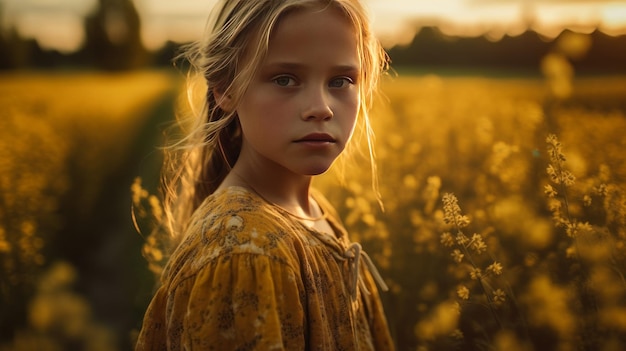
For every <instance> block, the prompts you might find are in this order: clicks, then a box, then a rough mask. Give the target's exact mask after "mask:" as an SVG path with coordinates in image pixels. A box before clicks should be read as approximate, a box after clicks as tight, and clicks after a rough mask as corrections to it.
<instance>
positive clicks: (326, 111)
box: [302, 88, 333, 121]
mask: <svg viewBox="0 0 626 351" xmlns="http://www.w3.org/2000/svg"><path fill="white" fill-rule="evenodd" d="M311 90H312V91H311V92H310V93H309V94H307V96H306V97H305V99H306V101H305V106H306V107H305V108H304V109H303V110H302V119H303V120H305V121H309V120H320V121H323V120H328V119H331V118H333V110H332V109H331V107H330V104H329V101H328V100H329V96H328V92H327V91H326V89H323V88H316V89H311Z"/></svg>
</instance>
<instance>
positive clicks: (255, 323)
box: [170, 253, 305, 351]
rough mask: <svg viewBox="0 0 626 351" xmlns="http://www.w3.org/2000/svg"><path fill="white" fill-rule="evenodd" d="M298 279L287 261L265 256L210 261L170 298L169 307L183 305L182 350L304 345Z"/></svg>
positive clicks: (225, 257) (223, 258)
mask: <svg viewBox="0 0 626 351" xmlns="http://www.w3.org/2000/svg"><path fill="white" fill-rule="evenodd" d="M299 282H301V280H300V279H297V278H296V272H294V270H293V269H292V268H291V266H290V265H288V264H287V263H285V262H281V261H279V260H277V259H276V258H273V257H271V256H267V255H263V254H250V253H239V254H230V255H224V256H222V257H219V258H217V259H215V260H214V261H212V262H210V263H208V264H207V265H206V266H205V267H203V268H202V269H200V270H199V271H198V274H197V275H195V276H194V277H192V278H189V279H188V280H187V281H184V282H181V283H182V284H181V285H180V286H179V287H178V288H177V289H176V290H175V291H173V294H172V295H171V296H170V303H171V304H173V306H172V311H175V310H177V309H180V308H182V307H183V306H184V314H181V316H180V317H181V319H182V320H183V323H182V328H183V332H182V333H181V334H182V335H181V337H182V340H180V343H181V344H182V345H184V346H183V349H188V350H223V351H228V350H302V349H304V348H305V335H304V333H305V332H304V330H305V328H304V309H303V308H304V307H303V304H302V302H301V296H303V295H302V294H303V288H302V286H301V283H299ZM174 314H176V313H174ZM171 317H174V316H171ZM174 324H175V323H174ZM170 325H172V324H170Z"/></svg>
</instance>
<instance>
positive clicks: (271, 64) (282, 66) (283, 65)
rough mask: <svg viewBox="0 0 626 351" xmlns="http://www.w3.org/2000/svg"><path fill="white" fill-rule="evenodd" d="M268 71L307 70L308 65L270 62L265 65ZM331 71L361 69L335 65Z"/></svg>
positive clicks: (354, 70) (356, 70) (349, 65)
mask: <svg viewBox="0 0 626 351" xmlns="http://www.w3.org/2000/svg"><path fill="white" fill-rule="evenodd" d="M264 66H265V68H266V69H287V70H303V69H306V68H307V65H305V64H302V63H296V62H269V63H267V64H265V65H264ZM331 70H332V71H333V72H334V71H337V72H358V71H359V67H358V66H357V65H352V64H345V65H335V66H333V67H331Z"/></svg>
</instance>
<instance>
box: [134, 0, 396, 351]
mask: <svg viewBox="0 0 626 351" xmlns="http://www.w3.org/2000/svg"><path fill="white" fill-rule="evenodd" d="M188 53H189V54H188V58H189V59H190V62H191V63H192V67H194V68H195V69H197V70H198V71H199V73H200V74H202V75H203V77H204V79H205V80H206V85H207V90H206V91H205V92H204V94H205V96H206V99H205V101H204V106H203V108H202V110H200V111H198V113H197V117H196V121H195V123H192V124H191V127H190V124H189V123H187V124H185V126H186V127H187V128H191V129H188V130H190V132H189V134H188V135H187V136H186V137H185V138H184V139H183V140H182V141H181V142H180V143H179V144H177V147H175V148H174V149H173V152H172V154H173V155H174V156H176V157H171V158H168V160H169V161H168V162H166V165H169V168H168V169H166V170H169V174H170V175H169V178H167V179H166V180H167V183H166V184H167V185H168V187H167V190H168V192H167V193H166V210H167V211H166V213H168V214H169V215H168V217H167V218H168V220H167V224H168V229H169V231H170V233H171V234H172V235H173V236H175V237H180V244H178V246H177V248H176V250H175V251H174V252H173V254H172V255H171V257H170V259H169V262H168V264H167V266H166V268H165V270H164V272H163V275H162V285H161V287H160V289H159V290H158V291H157V292H156V295H155V296H154V298H153V300H152V302H151V303H150V306H149V307H148V310H147V312H146V315H145V318H144V321H143V328H142V330H141V332H140V335H139V340H138V343H137V350H183V349H184V350H392V349H393V344H392V340H391V338H390V335H389V331H388V327H387V322H386V320H385V315H384V312H383V309H382V304H381V301H380V298H379V294H378V290H377V286H376V283H378V285H379V286H380V287H381V288H382V289H383V290H386V286H385V284H384V282H383V281H382V279H381V278H380V276H379V275H378V273H377V271H376V268H375V267H374V265H373V264H372V262H371V261H370V259H369V258H368V256H367V255H366V254H365V253H364V252H363V251H361V246H360V245H359V244H357V243H352V242H351V241H350V240H349V238H348V235H347V233H346V231H345V229H344V228H343V226H342V225H341V223H340V221H339V219H338V218H337V214H336V213H335V211H334V209H333V208H332V207H331V205H330V204H329V203H328V202H327V201H326V200H325V199H324V197H323V196H322V195H321V194H320V193H318V192H316V191H314V189H312V188H311V180H312V177H313V176H315V175H318V174H321V173H324V172H325V171H326V170H327V169H328V168H329V167H330V166H331V164H332V163H333V162H334V161H335V159H336V158H337V157H338V156H339V155H340V154H341V153H342V152H343V151H344V148H345V147H346V145H347V144H348V142H349V140H350V139H351V136H352V133H353V131H354V129H355V126H356V124H357V122H359V123H363V125H364V130H366V131H369V130H370V129H369V123H368V120H367V117H368V116H367V110H368V107H369V104H370V102H371V98H372V94H373V93H374V92H375V87H376V85H377V81H378V78H379V76H380V75H381V73H382V72H383V71H384V70H385V68H386V67H387V56H386V54H385V53H384V51H383V50H382V48H381V46H380V44H379V43H378V41H376V40H375V38H374V37H373V34H372V31H371V29H370V27H369V22H368V19H367V17H366V16H365V13H364V9H363V7H362V5H361V4H360V3H359V0H254V1H252V0H222V1H221V2H220V3H219V5H218V7H217V8H216V9H215V10H214V12H213V13H212V18H211V21H210V25H209V27H208V33H207V36H206V38H204V40H203V41H202V42H201V43H198V44H196V45H194V46H191V47H189V50H188ZM368 135H369V134H368Z"/></svg>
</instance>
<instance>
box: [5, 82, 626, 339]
mask: <svg viewBox="0 0 626 351" xmlns="http://www.w3.org/2000/svg"><path fill="white" fill-rule="evenodd" d="M174 77H175V76H174V75H171V74H169V73H165V72H142V73H131V74H121V75H105V74H95V73H94V74H91V73H90V74H87V73H83V74H76V73H74V74H70V75H65V74H60V73H59V74H30V75H25V76H24V75H18V74H4V75H1V76H0V106H2V112H0V113H1V114H2V115H1V117H0V127H1V128H0V267H1V269H2V276H1V277H0V288H1V289H2V290H1V292H2V296H3V299H2V300H1V301H0V308H1V310H2V314H1V318H0V323H2V324H1V325H0V330H2V332H0V350H31V349H37V350H61V349H67V348H68V347H82V349H94V350H128V349H130V345H131V341H130V340H132V337H133V333H134V332H136V328H138V327H139V326H140V323H141V317H142V313H143V309H144V308H145V306H146V304H147V303H148V300H149V298H150V291H151V288H152V284H153V281H152V279H153V278H152V275H151V273H150V272H149V268H148V263H147V262H146V260H145V259H144V258H143V257H141V255H142V251H143V254H144V255H146V257H147V258H149V259H150V260H151V263H154V262H152V261H159V260H161V259H162V258H163V255H162V253H161V252H158V254H156V253H157V252H156V251H154V250H156V249H155V247H157V246H158V245H157V244H155V241H154V240H155V238H153V237H151V236H148V237H147V238H146V240H145V247H144V248H143V250H142V248H141V247H140V245H141V243H142V239H141V237H140V236H139V235H138V234H137V233H135V232H134V229H133V228H132V223H131V221H130V219H129V217H130V215H129V213H130V203H131V201H134V202H135V205H136V209H137V210H138V211H137V213H138V215H139V216H140V217H141V216H143V217H144V218H139V220H140V221H142V223H143V221H145V220H149V218H147V217H149V216H150V215H153V216H154V215H158V213H155V212H151V210H150V209H152V211H154V210H155V209H158V204H155V198H153V197H150V196H149V194H148V193H146V192H145V191H144V189H143V188H142V186H144V187H147V188H148V190H149V192H150V193H152V192H153V191H154V188H153V186H151V185H150V184H152V185H153V184H154V180H155V179H156V174H155V173H154V169H153V168H151V167H145V168H142V167H139V168H137V167H135V166H129V165H132V164H133V162H134V163H135V164H141V163H142V162H144V158H145V156H146V155H145V154H141V152H150V151H140V152H139V154H138V155H137V151H136V149H137V148H141V149H142V150H154V148H155V147H156V145H157V144H158V135H159V128H157V127H156V126H155V125H158V123H160V122H159V121H162V120H163V119H167V117H166V116H168V115H169V116H170V117H171V115H172V114H173V111H171V110H168V108H173V106H172V105H167V104H165V105H163V104H162V101H163V100H164V99H172V96H173V95H175V92H174V91H175V90H176V89H177V88H178V87H179V83H180V82H179V81H178V80H177V78H174ZM571 88H572V89H571V92H570V93H568V94H567V95H558V94H554V92H553V91H552V90H551V89H550V85H549V84H547V82H546V81H545V80H544V79H542V78H539V77H537V78H487V77H472V76H464V77H460V76H438V75H420V76H409V75H407V76H403V75H400V76H399V77H395V78H388V79H386V80H385V81H384V84H383V90H384V92H385V95H386V100H385V99H381V101H379V102H378V103H377V105H376V107H375V110H374V113H373V116H372V117H373V123H374V128H375V131H376V135H377V139H376V147H375V150H376V154H377V160H378V161H377V164H378V168H379V169H378V176H379V182H378V183H379V188H380V195H381V197H382V202H383V205H384V211H383V210H381V207H380V206H379V204H378V202H377V197H376V194H375V193H374V191H373V190H372V185H371V184H372V180H371V173H370V172H369V171H368V170H369V166H367V165H368V162H367V160H366V159H365V158H363V157H361V156H359V155H356V156H355V161H356V162H353V163H350V162H347V163H346V164H345V167H343V168H342V167H337V168H336V169H335V170H334V171H331V172H330V173H329V174H328V175H324V176H323V177H322V178H320V179H318V180H317V181H316V186H317V187H318V188H320V189H321V190H323V191H324V192H325V193H326V194H327V196H328V197H329V199H330V200H331V201H332V202H334V203H335V204H336V206H337V209H338V210H339V211H340V214H341V215H342V217H343V218H344V220H345V224H346V226H347V227H348V229H349V231H350V232H351V233H352V235H353V239H354V240H359V241H361V242H362V244H363V246H364V248H365V249H366V250H367V251H368V253H369V254H370V256H372V258H373V259H374V260H375V262H376V264H377V266H378V267H379V269H380V271H381V273H382V274H383V276H384V277H385V279H386V281H387V283H388V285H389V286H390V288H391V291H390V292H388V293H384V294H383V298H384V303H385V305H386V309H387V312H388V315H389V320H390V324H391V329H392V333H393V335H394V338H395V340H396V342H397V345H398V349H399V350H513V351H516V350H622V349H624V348H625V347H626V318H625V317H624V316H626V280H625V279H624V274H625V272H626V247H625V245H626V202H625V201H626V200H625V199H626V198H625V196H624V185H625V182H626V162H625V161H626V160H625V158H626V155H625V154H624V151H623V150H624V149H625V148H626V139H625V138H624V137H623V135H624V134H625V132H626V116H625V114H626V77H583V78H578V79H576V80H575V81H574V84H573V86H572V87H571ZM164 116H165V117H164ZM142 133H143V136H142ZM146 133H148V134H150V133H152V134H154V137H153V138H146V136H145V134H146ZM144 138H145V139H144ZM133 150H135V151H133ZM129 155H134V156H132V157H131V156H129ZM118 172H121V173H122V174H123V175H124V176H123V177H121V178H119V179H123V180H121V181H120V180H119V179H118V178H115V179H114V180H111V177H110V176H111V174H117V173H118ZM337 173H343V174H341V177H338V175H337ZM135 176H140V177H142V180H143V183H139V181H137V182H135V183H133V181H132V179H133V178H134V177H135ZM339 178H343V179H344V180H343V185H341V184H340V183H342V181H340V180H338V179H339ZM131 185H132V188H133V194H134V195H135V197H134V198H131V193H130V192H129V190H128V189H129V188H131ZM116 188H117V190H115V189H116ZM113 192H118V193H119V195H115V197H107V195H110V193H113ZM102 198H105V199H107V201H113V202H114V203H111V210H110V211H112V213H115V214H116V215H115V216H113V217H110V218H113V219H112V220H116V221H119V223H117V224H116V225H115V226H114V227H112V228H125V229H124V231H123V232H117V233H115V231H112V230H110V229H107V230H104V231H103V230H101V228H100V227H101V226H102V225H103V224H106V223H105V222H106V221H109V220H108V219H106V220H103V221H104V222H102V221H101V222H97V223H92V224H91V226H90V227H89V228H90V229H93V232H94V233H100V232H101V233H100V234H99V235H100V236H98V238H99V239H98V240H95V239H94V241H89V240H86V241H85V240H83V241H81V240H79V238H80V236H81V235H83V232H81V231H80V230H79V231H78V232H79V234H78V236H77V234H76V233H75V231H76V228H77V227H76V226H75V225H72V223H74V222H75V221H79V220H80V218H88V219H93V218H98V217H99V216H102V213H100V212H99V211H102V209H103V208H106V206H105V207H102V204H101V202H102ZM68 201H71V202H74V204H73V205H71V206H69V205H67V202H68ZM99 204H100V205H99ZM142 205H144V207H141V206H142ZM68 206H69V209H70V210H77V209H78V210H80V211H68ZM144 210H145V211H144ZM107 213H108V212H107ZM70 215H71V216H70ZM108 216H109V214H107V217H106V218H109V217H108ZM107 223H108V222H107ZM107 225H108V224H107ZM68 227H70V228H71V229H72V230H70V229H67V228H68ZM78 228H79V229H82V228H84V227H82V226H80V227H78ZM90 234H93V233H84V235H90ZM125 236H127V237H131V238H132V240H134V241H133V243H134V244H133V245H135V246H132V245H130V246H128V248H126V249H123V248H122V247H124V245H126V244H125V241H124V240H125V239H122V238H124V237H125ZM132 240H131V241H132ZM72 242H75V243H79V244H81V245H82V244H89V245H91V246H95V247H91V246H90V247H85V248H84V250H88V252H89V253H90V254H89V256H92V255H93V256H94V257H93V259H92V260H89V259H86V258H85V257H82V256H80V255H78V254H76V253H75V252H74V251H71V253H72V254H68V251H67V247H68V246H71V244H72ZM74 250H76V248H74ZM77 255H78V256H77ZM120 255H125V256H120ZM121 260H127V261H128V262H130V263H128V264H127V266H123V267H122V268H116V270H112V272H114V273H115V274H116V276H112V275H110V274H109V273H106V272H102V271H101V267H100V265H103V264H104V263H106V262H110V261H121ZM103 262H104V263H103ZM89 265H93V266H89ZM105 273H106V274H105ZM120 279H121V280H120ZM120 281H121V282H123V284H121V283H120V284H118V283H119V282H120ZM5 296H6V297H7V299H5V298H4V297H5ZM119 296H126V298H127V300H129V301H130V302H127V304H126V305H123V306H126V307H128V308H126V309H121V308H120V309H119V310H114V311H115V312H110V311H109V312H108V313H107V309H108V308H107V306H108V305H107V304H108V303H109V300H111V299H116V298H118V299H121V297H119ZM9 298H11V299H13V302H15V303H11V302H9V301H10V300H9ZM19 306H23V307H22V308H20V307H19ZM103 306H104V307H103ZM5 311H8V312H6V313H5ZM133 329H135V330H134V331H133ZM76 345H79V346H76ZM79 349H81V348H79Z"/></svg>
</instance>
